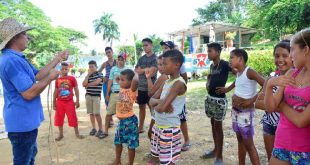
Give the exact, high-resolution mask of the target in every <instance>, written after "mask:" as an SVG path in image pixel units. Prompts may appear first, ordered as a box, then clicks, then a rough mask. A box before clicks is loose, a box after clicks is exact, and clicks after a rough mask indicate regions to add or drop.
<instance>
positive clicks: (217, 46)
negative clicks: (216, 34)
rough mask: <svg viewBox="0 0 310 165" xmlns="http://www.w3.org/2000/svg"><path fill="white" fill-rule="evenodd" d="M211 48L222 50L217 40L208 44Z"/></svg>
mask: <svg viewBox="0 0 310 165" xmlns="http://www.w3.org/2000/svg"><path fill="white" fill-rule="evenodd" d="M210 48H212V49H214V50H215V51H217V52H219V53H221V52H222V47H221V45H220V44H219V43H217V42H212V43H210V44H208V49H210Z"/></svg>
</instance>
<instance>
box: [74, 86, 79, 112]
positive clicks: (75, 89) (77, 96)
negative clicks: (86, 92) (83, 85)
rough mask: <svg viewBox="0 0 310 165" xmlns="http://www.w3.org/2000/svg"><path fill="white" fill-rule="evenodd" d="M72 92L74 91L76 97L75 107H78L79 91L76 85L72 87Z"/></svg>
mask: <svg viewBox="0 0 310 165" xmlns="http://www.w3.org/2000/svg"><path fill="white" fill-rule="evenodd" d="M74 93H75V97H76V100H75V107H76V108H79V107H80V92H79V87H78V86H76V87H74Z"/></svg>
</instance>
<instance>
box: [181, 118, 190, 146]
mask: <svg viewBox="0 0 310 165" xmlns="http://www.w3.org/2000/svg"><path fill="white" fill-rule="evenodd" d="M181 131H182V134H183V137H184V145H183V146H186V147H185V148H184V149H183V150H182V151H187V150H188V149H189V147H190V141H189V135H188V127H187V121H181Z"/></svg>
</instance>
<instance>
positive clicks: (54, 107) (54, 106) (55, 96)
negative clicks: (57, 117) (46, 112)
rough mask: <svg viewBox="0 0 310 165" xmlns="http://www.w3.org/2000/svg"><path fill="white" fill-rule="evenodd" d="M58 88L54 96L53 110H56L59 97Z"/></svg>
mask: <svg viewBox="0 0 310 165" xmlns="http://www.w3.org/2000/svg"><path fill="white" fill-rule="evenodd" d="M57 91H58V88H56V87H55V90H54V95H53V109H54V110H56V98H57V97H58V93H57Z"/></svg>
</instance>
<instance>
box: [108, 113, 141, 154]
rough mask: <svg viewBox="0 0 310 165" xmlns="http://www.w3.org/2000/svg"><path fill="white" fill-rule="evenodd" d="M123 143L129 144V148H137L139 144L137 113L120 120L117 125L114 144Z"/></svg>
mask: <svg viewBox="0 0 310 165" xmlns="http://www.w3.org/2000/svg"><path fill="white" fill-rule="evenodd" d="M123 143H125V144H127V146H128V148H129V149H136V148H137V147H138V146H139V132H138V118H137V116H136V115H133V116H131V117H129V118H126V119H122V120H120V121H119V123H118V125H117V128H116V133H115V138H114V144H115V145H120V144H123Z"/></svg>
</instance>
